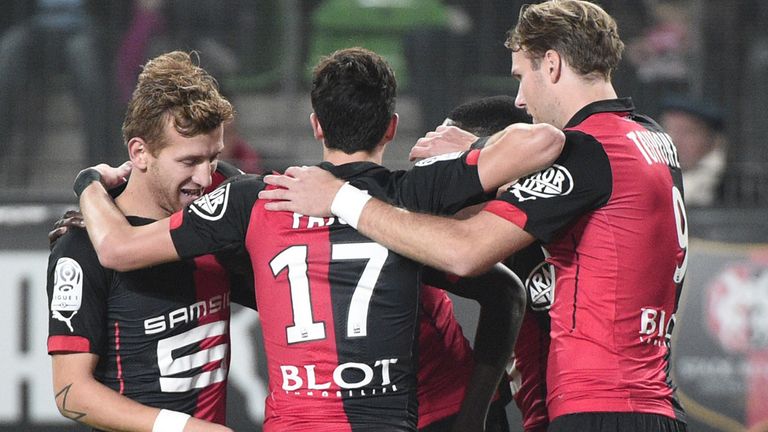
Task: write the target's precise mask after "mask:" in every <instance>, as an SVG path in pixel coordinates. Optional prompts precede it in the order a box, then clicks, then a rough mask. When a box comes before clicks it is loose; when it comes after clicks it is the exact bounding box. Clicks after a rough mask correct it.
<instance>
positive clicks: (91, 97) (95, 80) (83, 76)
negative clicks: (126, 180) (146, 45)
mask: <svg viewBox="0 0 768 432" xmlns="http://www.w3.org/2000/svg"><path fill="white" fill-rule="evenodd" d="M91 3H92V2H87V1H86V0H38V1H36V2H34V5H33V6H32V7H31V8H30V11H31V15H29V17H28V18H27V19H26V20H23V21H21V22H20V23H18V24H16V25H14V26H12V27H10V28H9V29H8V30H7V31H6V32H5V33H3V35H2V37H1V38H0V140H2V142H3V145H4V146H8V147H5V148H7V149H8V148H10V150H7V151H5V152H4V157H5V161H4V163H3V171H4V172H5V174H6V175H7V176H8V179H9V181H11V182H14V181H16V182H19V183H21V184H23V183H26V181H27V180H28V178H29V175H30V169H29V168H28V167H27V165H28V164H24V163H20V162H21V161H23V160H27V159H29V157H30V156H31V154H32V152H33V151H36V149H37V147H38V146H39V141H41V139H42V137H41V136H40V135H39V132H38V131H39V130H40V128H39V116H40V113H39V112H38V111H39V109H40V107H41V105H40V101H42V100H44V98H45V97H46V96H45V93H44V92H45V91H47V89H44V90H41V89H40V88H39V86H40V84H46V83H48V82H49V81H50V78H51V76H55V75H56V74H57V73H58V72H59V71H61V70H63V71H66V72H67V73H68V74H69V75H70V76H71V77H72V78H73V79H72V81H71V85H72V90H73V92H72V93H73V95H74V97H75V101H76V104H77V108H78V109H79V111H80V123H81V124H82V127H83V132H84V134H85V137H84V138H85V139H84V141H85V143H86V154H85V159H86V161H88V163H95V162H97V161H103V160H109V156H111V155H112V154H113V153H116V151H117V145H116V144H115V149H113V151H110V149H109V147H108V146H107V144H106V143H109V142H110V140H109V132H110V128H109V123H110V121H109V120H110V119H109V113H110V110H109V109H105V106H104V105H105V104H104V102H105V100H108V98H109V96H108V95H109V90H110V87H109V83H108V82H107V80H105V79H104V77H105V76H107V74H106V64H105V61H104V58H103V56H102V54H103V51H104V50H103V48H104V47H102V46H101V42H102V39H103V38H102V37H101V34H100V32H99V27H98V24H97V23H98V21H99V20H98V19H97V18H96V16H95V14H94V10H95V9H96V8H97V7H98V5H94V4H91ZM20 105H21V107H20ZM29 105H35V107H34V108H30V107H29ZM25 117H27V118H25ZM30 119H34V120H30ZM19 123H26V125H27V126H26V127H27V132H29V134H27V135H28V136H27V138H26V139H25V140H24V141H25V142H22V143H21V144H20V145H13V144H14V143H13V135H14V134H13V133H14V129H15V127H16V126H17V124H19ZM9 143H10V145H9Z"/></svg>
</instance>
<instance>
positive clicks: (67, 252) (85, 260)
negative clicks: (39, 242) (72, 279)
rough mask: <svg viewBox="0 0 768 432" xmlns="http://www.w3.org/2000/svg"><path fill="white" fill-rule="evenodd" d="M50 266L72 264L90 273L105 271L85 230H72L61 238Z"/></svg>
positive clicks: (53, 251)
mask: <svg viewBox="0 0 768 432" xmlns="http://www.w3.org/2000/svg"><path fill="white" fill-rule="evenodd" d="M48 260H49V264H51V265H59V264H61V263H65V262H66V263H72V265H75V266H76V267H77V268H80V269H83V270H90V271H103V270H104V267H102V265H101V263H100V262H99V257H98V255H96V251H95V249H94V248H93V244H92V243H91V240H90V239H89V238H88V233H87V232H86V231H85V230H84V229H79V228H70V229H69V230H68V231H67V233H66V234H64V235H63V236H61V237H60V238H59V239H58V240H57V241H56V245H54V247H53V249H52V250H51V254H50V255H49V259H48Z"/></svg>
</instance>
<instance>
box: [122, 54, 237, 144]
mask: <svg viewBox="0 0 768 432" xmlns="http://www.w3.org/2000/svg"><path fill="white" fill-rule="evenodd" d="M191 54H192V55H195V57H196V59H197V62H193V60H192V55H191ZM191 54H190V53H186V52H182V51H173V52H169V53H166V54H162V55H160V56H158V57H156V58H154V59H152V60H150V61H148V62H147V64H145V65H144V67H143V70H142V72H141V74H139V81H138V83H137V84H136V89H135V90H134V91H133V95H132V96H131V100H130V101H129V102H128V110H127V112H126V114H125V120H124V121H123V140H124V141H125V143H126V144H127V143H128V141H129V140H130V139H131V138H133V137H140V138H142V139H144V141H145V142H146V143H147V147H148V148H149V151H150V153H151V154H153V155H155V156H156V155H157V153H158V152H159V151H160V150H161V149H162V148H163V147H165V145H166V144H167V143H166V142H164V140H163V127H164V125H165V123H166V120H167V119H168V118H169V117H170V118H171V119H172V120H173V127H174V128H175V129H176V131H177V132H179V133H180V134H181V135H183V136H187V137H192V136H196V135H199V134H201V133H208V132H210V131H212V130H214V129H216V128H218V127H219V126H220V125H222V124H223V123H225V122H228V121H231V120H232V119H233V118H234V110H233V108H232V104H230V103H229V101H228V100H227V99H226V98H224V97H223V96H222V95H221V93H219V88H218V83H217V82H216V80H215V79H214V78H213V77H212V76H211V75H210V74H208V72H206V71H205V70H204V69H203V68H201V67H200V66H199V65H198V64H197V63H199V58H197V55H196V53H194V52H193V53H191Z"/></svg>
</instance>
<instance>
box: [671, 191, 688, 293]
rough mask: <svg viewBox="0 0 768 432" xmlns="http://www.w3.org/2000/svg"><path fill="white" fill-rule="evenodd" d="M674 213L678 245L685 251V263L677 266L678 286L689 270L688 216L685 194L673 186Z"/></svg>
mask: <svg viewBox="0 0 768 432" xmlns="http://www.w3.org/2000/svg"><path fill="white" fill-rule="evenodd" d="M672 212H673V213H674V214H675V228H676V229H677V244H678V246H680V249H682V250H683V254H684V255H685V256H684V257H683V262H682V263H681V264H680V265H679V266H675V274H674V276H673V278H672V279H673V280H674V282H675V283H676V284H679V283H680V282H682V281H683V278H684V277H685V273H686V271H687V270H688V216H687V215H686V213H685V202H684V201H683V194H682V193H680V189H678V188H677V186H672Z"/></svg>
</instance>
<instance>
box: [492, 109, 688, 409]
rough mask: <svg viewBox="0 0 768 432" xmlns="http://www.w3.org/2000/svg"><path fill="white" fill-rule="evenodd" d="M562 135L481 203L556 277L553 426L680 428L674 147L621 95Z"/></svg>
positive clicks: (679, 244)
mask: <svg viewBox="0 0 768 432" xmlns="http://www.w3.org/2000/svg"><path fill="white" fill-rule="evenodd" d="M565 133H566V144H565V147H564V149H563V152H562V154H561V156H560V157H559V158H558V160H556V161H555V163H554V165H552V167H550V168H548V169H546V170H544V171H542V172H540V173H537V174H534V175H531V176H529V177H526V178H524V179H522V180H521V181H520V182H518V183H517V184H515V185H513V186H511V187H510V188H509V189H508V190H507V192H505V193H504V194H503V195H502V196H501V197H500V199H499V200H497V201H493V202H492V203H491V204H489V205H488V206H487V207H486V210H487V211H491V212H493V213H495V214H497V215H499V216H501V217H503V218H506V219H507V220H509V221H510V222H512V223H515V224H517V225H518V226H520V227H521V228H523V229H525V230H526V231H528V232H529V233H531V234H533V235H534V236H535V237H536V238H538V239H539V240H540V241H542V242H543V243H544V244H545V248H546V250H547V252H548V253H549V255H550V257H549V258H548V259H547V261H548V262H549V263H551V264H552V265H553V267H554V269H555V279H556V289H555V297H554V298H555V301H554V302H553V305H552V308H551V309H550V317H551V327H552V328H551V345H550V350H549V361H548V368H547V386H548V402H547V405H548V409H549V416H550V419H552V418H556V417H558V416H561V415H564V414H570V413H579V412H594V411H612V412H641V413H654V414H661V415H665V416H668V417H673V418H678V419H681V420H684V413H683V410H682V407H681V406H680V404H679V403H678V402H677V400H676V398H675V394H674V393H675V392H674V386H673V384H672V382H671V379H670V377H669V357H670V350H669V340H670V337H671V332H672V328H673V327H674V321H675V315H674V314H675V312H676V310H677V301H678V298H679V294H680V288H681V286H682V282H683V277H684V275H685V268H686V264H687V245H688V236H687V233H688V227H687V223H686V222H687V221H686V216H685V207H684V203H683V190H682V181H681V180H682V176H681V172H680V166H679V162H678V160H677V151H676V149H675V147H674V145H673V144H672V141H671V140H670V138H669V136H668V135H667V134H666V133H664V132H663V131H662V130H661V128H660V127H658V125H657V124H656V123H655V122H653V121H652V120H650V119H648V118H646V117H643V116H640V115H637V114H635V113H634V107H633V105H632V102H631V100H629V99H619V100H608V101H600V102H595V103H593V104H590V105H588V106H587V107H585V108H583V109H582V110H581V111H579V112H578V113H577V114H576V115H575V116H574V118H573V119H572V120H571V121H570V122H569V123H568V125H567V127H566V130H565Z"/></svg>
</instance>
